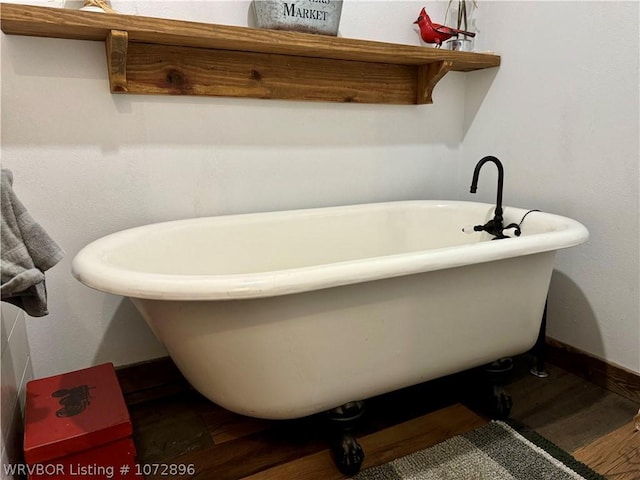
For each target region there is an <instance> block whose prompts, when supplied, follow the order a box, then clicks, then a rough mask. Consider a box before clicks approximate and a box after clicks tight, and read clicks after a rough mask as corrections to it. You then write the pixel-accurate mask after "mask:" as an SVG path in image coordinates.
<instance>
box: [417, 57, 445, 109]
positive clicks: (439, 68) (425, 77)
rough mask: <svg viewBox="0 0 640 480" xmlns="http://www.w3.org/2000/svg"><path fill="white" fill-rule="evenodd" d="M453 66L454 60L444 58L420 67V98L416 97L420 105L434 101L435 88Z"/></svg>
mask: <svg viewBox="0 0 640 480" xmlns="http://www.w3.org/2000/svg"><path fill="white" fill-rule="evenodd" d="M452 67H453V62H452V61H450V60H442V61H440V62H433V63H429V64H428V65H420V66H419V67H418V98H417V99H416V103H417V104H418V105H423V104H425V103H427V104H431V103H433V99H432V98H431V95H432V94H433V89H434V88H435V86H436V84H437V83H438V82H439V81H440V80H441V79H442V77H444V76H445V75H446V74H447V73H448V72H449V71H450V70H451V68H452Z"/></svg>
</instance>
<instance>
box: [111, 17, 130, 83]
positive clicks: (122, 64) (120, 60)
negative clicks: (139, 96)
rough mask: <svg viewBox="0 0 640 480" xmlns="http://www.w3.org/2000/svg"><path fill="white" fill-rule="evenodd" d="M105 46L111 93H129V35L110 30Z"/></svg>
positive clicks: (121, 31) (120, 31)
mask: <svg viewBox="0 0 640 480" xmlns="http://www.w3.org/2000/svg"><path fill="white" fill-rule="evenodd" d="M105 46H106V49H107V66H108V69H109V87H110V88H111V93H127V92H128V91H129V90H128V87H127V51H128V48H129V33H128V32H126V31H123V30H110V31H109V33H108V34H107V38H106V39H105Z"/></svg>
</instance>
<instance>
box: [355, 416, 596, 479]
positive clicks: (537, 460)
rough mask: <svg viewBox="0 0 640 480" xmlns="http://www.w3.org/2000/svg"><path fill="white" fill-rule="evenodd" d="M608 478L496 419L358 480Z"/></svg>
mask: <svg viewBox="0 0 640 480" xmlns="http://www.w3.org/2000/svg"><path fill="white" fill-rule="evenodd" d="M514 479H515V480H596V479H597V480H605V477H603V476H602V475H599V474H597V473H596V472H594V471H593V470H591V469H590V468H589V467H587V466H586V465H584V464H582V463H580V462H578V461H577V460H576V459H575V458H573V457H572V456H571V455H570V454H568V453H567V452H565V451H564V450H562V449H560V448H559V447H557V446H556V445H554V444H553V443H551V442H550V441H548V440H547V439H545V438H544V437H542V436H540V435H538V434H537V433H535V432H534V431H533V430H530V429H528V428H526V427H524V426H522V425H517V424H515V423H512V422H510V424H507V423H504V422H499V421H493V422H490V423H487V424H486V425H483V426H482V427H480V428H478V429H476V430H473V431H471V432H469V433H466V434H464V435H458V436H456V437H453V438H451V439H449V440H447V441H445V442H442V443H440V444H438V445H434V446H433V447H430V448H427V449H425V450H421V451H419V452H416V453H413V454H411V455H407V456H405V457H401V458H398V459H396V460H393V461H391V462H389V463H385V464H384V465H380V466H379V467H372V468H369V469H366V470H363V471H361V472H360V473H358V474H357V475H356V476H355V477H353V480H514Z"/></svg>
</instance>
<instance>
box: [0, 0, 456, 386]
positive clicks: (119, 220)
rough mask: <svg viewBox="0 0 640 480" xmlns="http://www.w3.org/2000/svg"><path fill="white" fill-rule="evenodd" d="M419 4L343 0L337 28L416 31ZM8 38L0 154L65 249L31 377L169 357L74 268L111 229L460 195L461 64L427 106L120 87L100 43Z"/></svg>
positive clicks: (409, 35) (407, 36) (193, 11)
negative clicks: (111, 83)
mask: <svg viewBox="0 0 640 480" xmlns="http://www.w3.org/2000/svg"><path fill="white" fill-rule="evenodd" d="M112 3H113V5H114V6H115V7H117V6H118V4H117V2H112ZM132 3H133V4H134V6H135V7H136V9H137V11H138V12H139V13H146V14H152V13H153V8H155V6H156V5H158V8H159V10H160V11H161V13H162V14H163V15H165V16H174V17H178V18H186V19H201V20H208V21H214V20H215V21H218V22H220V23H241V22H244V23H245V24H246V18H247V12H248V8H249V2H244V1H237V2H231V3H223V2H207V3H205V2H200V3H193V2H174V3H172V4H171V3H166V2H165V3H164V4H159V3H157V2H147V3H142V2H132ZM129 5H131V4H129ZM420 5H421V4H417V3H415V2H413V3H412V2H394V3H393V5H391V4H389V3H385V2H371V3H366V4H364V3H363V4H362V5H359V4H358V5H356V4H350V3H349V2H346V4H345V8H344V10H343V17H342V28H341V32H342V35H344V36H349V37H361V38H384V39H386V40H392V41H396V42H406V43H414V44H417V42H418V40H417V38H418V37H417V35H416V33H415V32H414V30H413V25H412V23H411V22H412V21H413V20H414V19H415V18H416V17H417V14H418V12H419V10H420ZM160 7H163V8H160ZM169 7H171V8H172V11H170V9H169ZM439 7H440V5H438V8H439ZM360 8H362V9H363V13H364V14H362V13H361V12H360V10H359V9H360ZM434 8H435V7H434ZM212 12H216V15H215V18H213V17H212V15H213V14H212ZM172 13H173V15H172ZM223 14H224V15H225V16H223ZM1 42H2V127H3V131H2V161H3V167H5V168H10V169H12V170H13V172H14V175H15V180H14V189H15V191H16V194H17V195H18V196H19V197H20V199H21V200H22V201H23V203H24V204H25V205H26V206H27V208H28V209H29V211H30V213H31V214H32V216H33V217H34V218H35V219H36V220H37V221H39V222H40V223H41V224H42V225H43V227H44V228H45V229H46V230H47V231H48V233H49V234H50V235H51V236H52V237H53V238H54V239H55V240H56V241H57V242H58V243H59V244H60V245H61V246H62V247H63V248H64V249H65V250H66V252H67V256H66V258H65V259H64V260H63V261H62V262H61V263H59V264H58V265H56V266H55V267H54V268H53V269H52V270H50V271H49V272H47V287H48V293H49V307H50V308H49V310H50V312H51V313H50V315H49V316H47V317H43V318H37V319H28V321H27V324H28V332H29V340H30V344H31V352H32V358H33V366H34V371H35V374H36V377H40V376H44V375H50V374H56V373H60V372H63V371H68V370H72V369H76V368H82V367H85V366H87V365H91V364H95V363H99V362H104V361H113V362H114V363H115V364H116V365H123V364H129V363H133V362H137V361H142V360H147V359H151V358H154V357H158V356H162V355H164V354H165V351H164V349H163V348H162V347H161V346H160V345H159V344H158V342H157V341H156V340H155V339H154V337H153V335H152V334H151V332H150V330H149V329H148V327H147V326H146V324H145V323H144V321H143V320H142V319H141V317H140V316H139V315H138V314H137V312H136V311H135V310H134V308H133V306H132V304H131V303H130V302H129V301H128V300H124V299H122V298H120V297H117V296H112V295H105V294H102V293H99V292H95V291H92V290H90V289H88V288H87V287H85V286H83V285H82V284H80V283H79V282H77V281H76V280H75V279H74V278H73V277H72V276H71V273H70V264H71V260H72V258H73V256H74V255H75V254H76V253H77V251H78V250H79V249H80V248H81V247H82V246H84V245H86V244H87V243H88V242H90V241H92V240H94V239H96V238H98V237H100V236H103V235H105V234H107V233H110V232H114V231H117V230H121V229H123V228H127V227H131V226H134V225H140V224H145V223H151V222H157V221H161V220H170V219H177V218H184V217H193V216H205V215H217V214H226V213H236V212H248V211H265V210H277V209H284V208H297V207H311V206H321V205H335V204H342V203H361V202H370V201H378V200H397V199H410V198H443V197H449V196H451V195H452V193H453V192H452V190H453V187H454V184H455V182H456V176H457V160H458V155H459V149H460V141H461V138H462V123H461V118H462V116H463V114H464V75H463V74H450V75H448V76H447V78H445V79H444V80H443V81H442V82H441V83H440V84H439V85H438V86H437V87H436V90H435V92H434V99H435V102H436V103H435V105H433V106H428V107H422V106H389V105H383V106H375V105H355V104H348V105H342V104H327V103H308V102H305V103H303V102H285V101H265V100H252V99H229V98H204V97H197V98H196V97H191V98H190V97H168V96H157V97H150V96H135V95H111V94H110V93H109V90H108V84H107V78H106V65H105V53H104V45H103V44H101V43H99V42H83V41H72V40H57V39H39V38H29V37H17V36H8V35H2V40H1Z"/></svg>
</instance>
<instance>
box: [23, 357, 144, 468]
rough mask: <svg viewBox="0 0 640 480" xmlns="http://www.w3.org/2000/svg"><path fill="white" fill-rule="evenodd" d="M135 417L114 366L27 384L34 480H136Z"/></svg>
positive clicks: (28, 455) (28, 454)
mask: <svg viewBox="0 0 640 480" xmlns="http://www.w3.org/2000/svg"><path fill="white" fill-rule="evenodd" d="M131 434H132V427H131V420H130V419H129V412H128V411H127V406H126V404H125V403H124V398H123V397H122V392H121V390H120V385H119V384H118V379H117V377H116V374H115V371H114V369H113V364H111V363H105V364H103V365H97V366H95V367H91V368H86V369H83V370H78V371H75V372H69V373H65V374H62V375H56V376H53V377H47V378H40V379H37V380H32V381H30V382H28V383H27V399H26V409H25V429H24V458H25V462H26V464H27V471H28V472H29V479H30V480H36V479H45V478H46V479H47V480H52V479H56V480H58V479H68V480H71V479H73V480H79V479H87V480H102V479H109V480H111V479H113V478H136V475H135V473H136V465H135V459H136V451H135V447H134V444H133V441H132V438H131Z"/></svg>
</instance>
